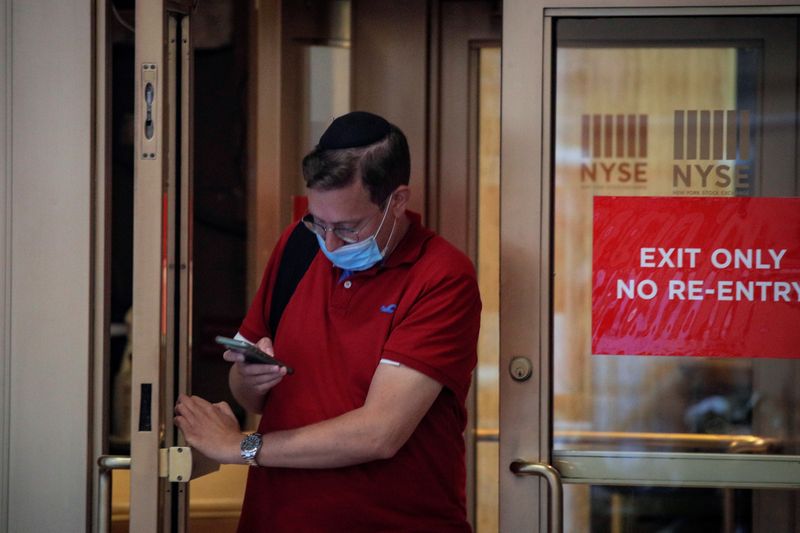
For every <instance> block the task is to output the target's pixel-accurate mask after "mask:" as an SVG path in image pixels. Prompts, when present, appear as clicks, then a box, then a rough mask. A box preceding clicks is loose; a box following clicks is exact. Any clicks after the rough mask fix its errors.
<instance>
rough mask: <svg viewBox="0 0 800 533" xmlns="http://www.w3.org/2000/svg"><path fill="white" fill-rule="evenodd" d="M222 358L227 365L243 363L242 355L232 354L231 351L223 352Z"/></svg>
mask: <svg viewBox="0 0 800 533" xmlns="http://www.w3.org/2000/svg"><path fill="white" fill-rule="evenodd" d="M222 358H223V359H224V360H226V361H228V362H229V363H242V362H244V355H243V354H241V353H239V352H234V351H233V350H225V352H224V353H223V354H222Z"/></svg>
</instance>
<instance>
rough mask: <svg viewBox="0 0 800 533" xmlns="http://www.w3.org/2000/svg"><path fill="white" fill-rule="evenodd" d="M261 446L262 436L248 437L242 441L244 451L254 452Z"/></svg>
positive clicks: (253, 435)
mask: <svg viewBox="0 0 800 533" xmlns="http://www.w3.org/2000/svg"><path fill="white" fill-rule="evenodd" d="M259 444H261V435H256V434H252V435H248V436H246V437H245V438H244V440H242V451H243V452H252V451H253V450H257V449H258V446H259Z"/></svg>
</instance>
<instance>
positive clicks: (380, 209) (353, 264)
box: [175, 112, 481, 532]
mask: <svg viewBox="0 0 800 533" xmlns="http://www.w3.org/2000/svg"><path fill="white" fill-rule="evenodd" d="M409 169H410V158H409V153H408V145H407V142H406V139H405V136H404V135H403V133H402V132H401V131H400V130H399V129H398V128H397V127H395V126H393V125H392V124H390V123H388V122H387V121H386V120H384V119H383V118H381V117H379V116H377V115H373V114H371V113H365V112H353V113H349V114H347V115H344V116H342V117H339V118H338V119H336V120H335V121H333V123H332V124H331V125H330V127H329V128H328V129H327V130H326V131H325V133H324V134H323V135H322V137H321V138H320V141H319V144H318V146H317V147H316V148H315V149H314V150H313V151H312V152H311V153H310V154H309V155H307V156H306V157H305V158H304V160H303V174H304V177H305V179H306V185H307V187H308V214H307V215H306V216H305V217H304V218H303V221H302V223H303V224H304V225H305V226H306V228H308V229H309V230H311V231H312V232H314V234H315V237H316V240H317V242H318V245H319V249H320V251H321V253H317V254H316V256H315V257H314V259H313V261H312V262H311V264H310V266H309V267H308V270H307V272H306V273H305V275H304V276H303V277H302V280H301V281H300V282H299V284H298V285H297V287H296V289H295V291H294V294H293V296H292V297H291V299H290V300H289V302H288V304H287V305H286V307H285V310H284V311H283V314H282V315H281V318H280V322H279V323H278V324H279V325H278V326H277V327H276V328H275V329H276V331H274V332H273V331H271V330H270V325H269V324H270V313H271V311H272V309H271V303H272V301H273V300H272V294H273V292H274V290H275V289H276V288H275V285H276V278H277V276H278V274H277V272H278V270H279V265H280V262H281V259H282V257H283V256H284V255H286V254H287V253H288V252H287V251H286V248H287V242H288V241H289V240H290V238H289V236H290V235H291V233H292V231H293V228H289V229H288V230H287V231H286V232H285V233H284V235H283V237H282V238H281V239H280V241H279V242H278V244H277V246H276V249H275V251H274V252H273V254H272V256H271V258H270V261H269V264H268V265H267V268H266V271H265V273H264V277H263V281H262V283H261V287H260V288H259V290H258V293H257V294H256V297H255V299H254V301H253V303H252V305H251V307H250V310H249V311H248V313H247V316H246V317H245V319H244V321H243V323H242V325H241V328H240V330H239V337H240V338H242V339H245V340H247V341H249V342H252V343H255V344H257V345H258V347H260V348H261V349H262V350H263V351H265V352H267V353H268V354H270V355H275V356H276V357H277V358H278V359H280V360H281V361H283V362H285V363H286V364H288V365H289V366H291V367H293V369H294V373H293V374H292V375H287V371H286V368H285V367H280V366H275V365H263V364H248V363H245V362H244V357H243V356H242V354H239V353H236V352H233V351H227V352H225V354H224V357H225V359H226V360H228V361H231V362H233V365H232V367H231V371H230V379H229V380H230V386H231V389H232V391H233V394H234V396H235V397H236V399H237V400H238V401H239V402H240V403H241V404H242V406H244V407H245V408H246V409H248V410H249V411H251V412H254V413H258V414H261V415H262V417H261V421H260V424H259V428H258V433H256V434H253V435H250V436H248V437H245V439H244V440H243V439H242V435H241V433H240V432H239V427H238V425H237V422H236V419H235V418H234V417H233V414H232V412H231V410H230V408H229V407H228V406H227V404H224V403H222V404H210V403H208V402H206V401H205V400H203V399H201V398H197V397H186V396H182V397H181V398H180V399H179V401H178V404H177V405H176V409H175V410H176V413H177V414H176V417H175V421H176V424H177V425H178V427H179V428H180V429H181V430H182V431H183V434H184V435H185V437H186V440H187V442H188V444H189V445H190V446H193V447H195V448H197V449H198V450H200V451H201V452H202V453H204V454H205V455H207V456H209V457H211V458H213V459H216V460H217V461H220V462H222V463H245V462H249V463H250V464H252V465H255V466H254V468H251V469H250V473H249V476H248V482H247V491H246V495H245V501H244V505H243V509H242V516H241V519H240V523H239V531H242V532H245V531H246V532H256V531H265V532H266V531H270V532H281V531H293V532H297V531H309V532H324V531H347V532H361V531H363V532H375V531H436V532H439V531H442V532H444V531H469V525H468V524H467V522H466V510H465V509H466V508H465V466H464V441H463V431H464V428H465V425H466V409H465V400H466V396H467V391H468V389H469V384H470V376H471V372H472V370H473V368H474V367H475V362H476V344H477V337H478V328H479V321H480V307H481V304H480V296H479V294H478V288H477V283H476V280H475V273H474V269H473V267H472V264H471V262H470V261H469V259H468V258H467V257H466V256H464V254H462V253H461V252H459V251H458V250H456V249H455V248H454V247H453V246H451V245H450V244H448V243H447V242H446V241H444V239H442V238H441V237H438V236H436V235H435V234H433V233H432V232H430V231H429V230H427V229H425V228H423V227H422V226H421V224H420V217H419V215H417V214H415V213H412V212H410V211H407V210H406V206H407V204H408V201H409V197H410V189H409V187H408V182H409ZM273 318H274V317H273ZM273 340H274V344H273Z"/></svg>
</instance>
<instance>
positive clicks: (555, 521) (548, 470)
mask: <svg viewBox="0 0 800 533" xmlns="http://www.w3.org/2000/svg"><path fill="white" fill-rule="evenodd" d="M509 469H510V470H511V471H512V472H513V473H514V474H516V475H518V476H538V477H543V478H545V479H546V480H547V485H548V487H549V488H550V533H562V532H563V525H562V517H563V511H564V504H563V501H564V485H563V483H562V482H561V474H559V473H558V470H556V469H555V468H553V467H552V466H550V465H548V464H543V463H529V462H527V461H523V460H522V459H517V460H516V461H514V462H512V463H511V464H510V465H509Z"/></svg>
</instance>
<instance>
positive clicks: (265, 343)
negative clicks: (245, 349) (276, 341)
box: [256, 337, 275, 357]
mask: <svg viewBox="0 0 800 533" xmlns="http://www.w3.org/2000/svg"><path fill="white" fill-rule="evenodd" d="M256 346H258V348H259V349H260V350H261V351H262V352H265V353H268V354H269V355H272V356H273V357H274V356H275V352H273V349H272V339H270V338H269V337H262V338H261V339H260V340H259V341H258V342H257V343H256Z"/></svg>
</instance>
